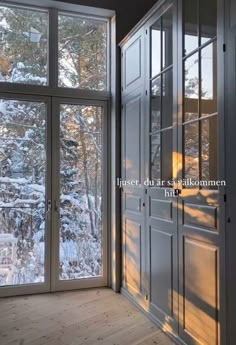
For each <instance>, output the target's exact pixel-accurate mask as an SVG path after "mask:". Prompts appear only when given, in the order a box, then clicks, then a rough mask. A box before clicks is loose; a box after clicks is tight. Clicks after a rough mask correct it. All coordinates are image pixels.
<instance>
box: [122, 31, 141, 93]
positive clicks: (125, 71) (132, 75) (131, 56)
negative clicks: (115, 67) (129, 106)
mask: <svg viewBox="0 0 236 345" xmlns="http://www.w3.org/2000/svg"><path fill="white" fill-rule="evenodd" d="M121 56H122V68H121V69H122V81H121V82H122V87H121V89H122V96H125V95H126V94H128V93H130V92H132V91H134V90H135V89H137V88H138V87H140V86H141V85H143V83H144V30H143V28H142V29H140V30H139V31H138V32H137V33H136V34H135V35H134V36H133V37H132V38H131V39H129V40H128V42H126V43H125V44H124V46H123V47H122V51H121Z"/></svg>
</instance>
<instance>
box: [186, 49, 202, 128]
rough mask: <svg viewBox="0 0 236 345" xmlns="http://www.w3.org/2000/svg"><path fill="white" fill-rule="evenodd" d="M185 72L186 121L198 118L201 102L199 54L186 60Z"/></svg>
mask: <svg viewBox="0 0 236 345" xmlns="http://www.w3.org/2000/svg"><path fill="white" fill-rule="evenodd" d="M184 72H185V87H184V89H185V99H184V112H185V113H184V121H189V120H193V119H196V118H198V109H199V106H198V101H199V66H198V54H194V55H192V56H191V57H189V58H188V59H186V61H185V64H184Z"/></svg>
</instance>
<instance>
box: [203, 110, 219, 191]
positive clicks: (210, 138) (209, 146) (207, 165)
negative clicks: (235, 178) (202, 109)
mask: <svg viewBox="0 0 236 345" xmlns="http://www.w3.org/2000/svg"><path fill="white" fill-rule="evenodd" d="M217 138H218V135H217V116H213V117H211V118H208V119H205V120H202V121H201V146H202V148H201V158H202V162H201V166H202V180H205V181H208V180H209V181H211V180H213V181H214V180H217V175H218V174H217V170H218V169H217V165H218V159H217V158H218V154H217V149H218V141H217ZM207 188H209V187H207ZM215 188H217V187H215Z"/></svg>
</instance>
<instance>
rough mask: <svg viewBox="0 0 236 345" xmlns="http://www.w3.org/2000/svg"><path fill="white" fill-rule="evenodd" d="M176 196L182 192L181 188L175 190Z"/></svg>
mask: <svg viewBox="0 0 236 345" xmlns="http://www.w3.org/2000/svg"><path fill="white" fill-rule="evenodd" d="M174 193H175V196H179V195H180V194H181V189H178V188H177V189H175V190H174Z"/></svg>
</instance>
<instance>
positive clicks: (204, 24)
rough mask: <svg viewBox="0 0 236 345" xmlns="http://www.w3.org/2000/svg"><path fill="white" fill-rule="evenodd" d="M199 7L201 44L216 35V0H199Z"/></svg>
mask: <svg viewBox="0 0 236 345" xmlns="http://www.w3.org/2000/svg"><path fill="white" fill-rule="evenodd" d="M199 9H200V33H201V44H204V43H206V42H207V41H209V40H210V39H212V38H214V37H216V31H217V1H216V0H200V6H199ZM209 13H210V15H209Z"/></svg>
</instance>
